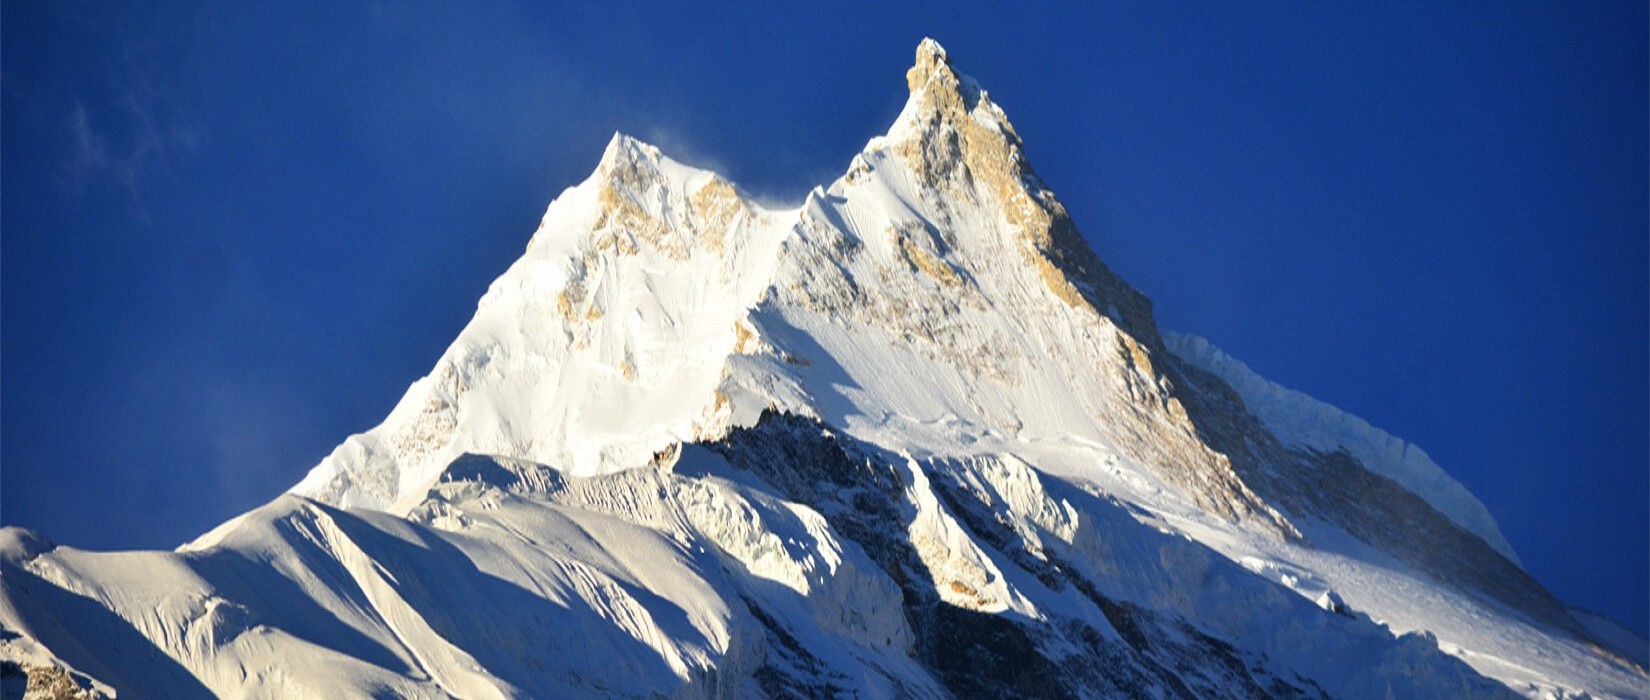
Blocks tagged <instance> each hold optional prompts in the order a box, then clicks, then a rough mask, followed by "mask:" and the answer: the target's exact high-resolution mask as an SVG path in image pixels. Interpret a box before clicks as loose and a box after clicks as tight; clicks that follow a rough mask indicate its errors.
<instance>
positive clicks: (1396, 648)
mask: <svg viewBox="0 0 1650 700" xmlns="http://www.w3.org/2000/svg"><path fill="white" fill-rule="evenodd" d="M906 80H907V83H908V85H909V89H910V98H909V100H908V102H907V103H906V106H905V109H904V111H903V112H902V113H901V114H900V116H899V118H898V119H897V121H896V122H895V123H894V125H893V126H892V127H891V128H890V129H889V130H888V133H887V134H886V135H884V136H881V137H878V138H875V139H872V140H871V142H870V143H868V144H866V146H865V149H864V150H863V151H862V152H861V153H859V154H858V155H857V156H855V157H854V158H853V160H852V163H851V164H850V165H849V167H848V170H847V173H846V174H844V175H843V176H842V177H841V178H839V179H838V180H837V181H835V182H833V183H831V184H830V185H829V186H826V187H820V188H816V189H815V190H814V191H812V192H811V193H809V195H808V197H807V199H806V201H805V202H804V203H803V204H802V205H801V206H800V207H798V208H796V209H784V210H778V209H771V208H767V207H764V206H762V205H761V204H759V203H757V202H755V201H753V200H752V199H751V198H750V197H748V196H746V195H745V194H744V193H742V192H741V191H740V190H739V188H738V187H737V186H736V185H734V184H732V183H729V182H728V181H726V180H724V179H723V178H721V177H719V176H718V175H716V174H714V173H711V172H707V171H704V170H699V169H696V168H692V167H689V166H686V165H683V164H681V163H677V162H675V161H673V160H671V159H670V158H669V157H667V156H666V155H664V154H662V153H661V152H660V151H659V150H658V149H656V148H654V147H652V146H649V145H647V144H644V143H641V142H639V141H636V140H634V139H632V138H629V137H626V136H622V135H617V136H615V137H614V138H613V140H612V142H611V143H610V144H609V145H608V147H607V150H606V152H605V154H604V155H603V157H602V160H601V163H600V164H599V165H598V166H597V168H596V171H595V172H594V173H593V174H592V175H591V176H590V177H589V178H588V179H586V180H585V181H584V182H582V183H580V184H578V185H576V186H574V187H572V188H569V189H568V190H566V191H565V192H563V193H562V194H561V195H560V196H559V197H557V198H556V199H555V201H554V202H552V203H551V205H550V207H549V210H548V211H547V212H546V213H545V215H544V218H543V221H542V223H541V224H540V226H539V229H538V231H536V232H535V233H534V235H533V236H532V239H531V240H530V241H529V242H528V245H527V250H526V252H525V254H524V255H523V256H522V257H521V259H520V260H518V261H517V262H516V263H515V264H514V265H512V266H511V267H510V269H509V270H507V271H506V272H505V273H504V274H503V275H502V276H500V277H499V278H498V280H497V281H495V282H494V283H493V285H492V287H491V288H490V289H489V290H488V292H487V294H486V295H485V296H484V297H483V298H482V299H481V302H480V304H479V306H478V308H477V311H476V315H475V317H474V319H473V320H472V321H471V322H470V323H469V325H468V326H467V327H466V328H465V329H464V330H463V332H462V333H460V334H459V337H458V338H457V340H455V341H454V342H453V344H452V345H451V347H449V348H448V349H447V351H446V353H445V354H444V355H443V356H442V358H441V360H440V361H439V362H438V364H437V365H436V367H435V369H434V370H433V371H432V372H431V373H430V374H429V375H428V376H426V377H424V378H423V379H420V380H418V381H417V382H414V383H413V385H412V386H411V387H410V388H409V389H408V390H407V393H406V394H405V396H403V397H402V399H401V401H400V402H399V404H398V405H397V406H396V408H395V409H394V410H393V411H392V412H391V413H390V415H389V417H388V418H386V419H385V420H384V422H383V423H381V424H380V425H378V426H377V427H375V428H373V429H371V430H369V431H367V432H365V433H362V434H360V435H355V436H352V437H350V438H349V439H348V440H346V441H344V443H343V444H342V445H340V446H339V447H338V448H337V449H336V450H334V451H333V453H332V454H331V455H330V456H328V457H327V458H326V459H325V460H323V461H322V462H321V463H320V464H319V465H317V466H316V467H315V468H314V469H313V470H312V471H311V472H310V473H309V475H308V476H307V477H306V478H304V479H303V481H302V482H300V483H299V484H298V485H297V486H295V487H294V488H293V491H292V493H290V494H287V495H283V496H281V497H279V498H277V499H275V500H274V501H272V502H270V503H269V504H268V505H265V506H263V507H261V508H259V509H257V510H254V511H252V512H250V513H247V514H245V515H242V516H240V517H238V518H235V519H233V520H231V521H229V522H227V523H224V524H223V525H221V526H219V527H218V528H216V529H214V530H213V531H211V532H208V533H206V534H204V535H202V536H201V537H200V538H199V539H197V540H195V541H194V542H191V543H189V544H187V545H185V546H183V547H180V548H179V549H178V550H177V551H173V552H112V553H94V552H85V551H79V550H75V549H72V548H69V547H59V546H55V545H53V544H52V543H50V542H49V541H48V540H46V539H45V538H44V537H42V536H40V535H37V534H35V533H32V532H28V531H24V530H19V529H16V528H8V529H5V530H3V531H0V627H3V629H0V658H5V659H8V660H10V661H11V662H12V663H13V664H14V665H11V666H8V667H7V669H8V670H7V673H8V674H10V675H8V678H9V679H10V680H7V681H5V682H9V683H18V682H21V681H20V680H18V679H19V676H18V672H19V669H21V670H22V671H23V672H26V673H28V674H30V676H31V682H40V681H41V680H42V679H48V678H50V679H53V680H55V681H57V682H60V683H71V684H79V685H80V686H82V687H84V688H87V689H90V690H92V691H96V692H105V693H108V692H112V691H119V692H120V694H121V695H123V696H131V697H194V696H212V695H216V696H250V697H325V698H332V697H362V696H372V697H381V696H393V697H448V696H456V697H464V698H472V697H482V698H485V697H576V696H592V695H593V696H647V697H653V696H659V695H665V696H681V697H702V696H703V697H708V696H715V697H732V696H784V697H794V696H806V697H813V696H866V697H907V696H915V697H946V696H960V697H995V696H1027V697H1031V696H1035V697H1090V696H1095V697H1106V696H1150V697H1214V696H1236V697H1301V696H1304V697H1478V696H1484V697H1502V696H1516V695H1526V696H1536V697H1568V696H1572V695H1576V694H1581V693H1588V694H1591V695H1593V696H1622V697H1645V696H1647V694H1650V693H1647V683H1650V676H1647V675H1646V672H1645V670H1644V664H1645V658H1644V655H1645V649H1644V642H1643V640H1641V639H1638V638H1636V637H1634V636H1633V635H1632V634H1631V633H1628V632H1625V631H1623V630H1620V629H1619V628H1615V627H1614V626H1613V625H1611V624H1610V623H1608V622H1607V621H1605V620H1603V619H1602V618H1599V617H1597V616H1594V615H1580V614H1576V613H1574V612H1572V611H1571V610H1570V609H1568V608H1566V607H1565V606H1564V605H1563V604H1562V603H1561V602H1560V601H1558V600H1556V599H1555V598H1554V597H1553V596H1552V595H1551V594H1549V593H1548V592H1547V591H1546V590H1545V589H1543V588H1542V587H1541V585H1540V584H1539V583H1538V582H1536V581H1535V580H1534V579H1532V578H1531V577H1530V576H1529V575H1528V574H1527V573H1525V572H1524V570H1523V569H1522V568H1521V567H1520V565H1519V563H1518V560H1517V557H1516V556H1515V554H1514V553H1513V551H1512V548H1511V547H1510V546H1509V545H1508V543H1507V541H1506V539H1505V538H1504V537H1502V535H1501V533H1500V531H1499V529H1498V528H1497V526H1496V523H1495V521H1494V519H1493V518H1491V517H1490V514H1489V513H1488V511H1487V510H1485V508H1484V506H1483V505H1482V504H1481V503H1479V502H1478V501H1477V500H1476V499H1475V498H1473V496H1472V495H1471V494H1470V493H1468V492H1467V491H1466V490H1465V489H1463V488H1462V487H1461V485H1460V484H1458V483H1456V482H1455V481H1454V480H1452V479H1451V478H1450V477H1449V476H1448V475H1447V474H1446V473H1445V472H1444V471H1443V470H1442V469H1440V468H1439V467H1438V466H1437V465H1436V464H1434V463H1433V462H1432V461H1431V460H1430V459H1429V458H1427V456H1426V455H1425V453H1423V452H1422V451H1421V450H1420V449H1419V448H1417V447H1415V446H1413V445H1409V444H1406V443H1405V442H1403V441H1402V440H1399V439H1398V438H1394V437H1392V436H1390V435H1387V434H1386V433H1384V432H1381V431H1380V430H1378V429H1376V428H1374V427H1372V426H1370V425H1369V424H1367V423H1365V422H1364V421H1362V420H1360V419H1358V418H1355V417H1353V416H1350V415H1347V414H1345V413H1343V412H1341V411H1339V410H1337V409H1335V408H1333V407H1330V406H1328V405H1326V404H1323V403H1321V402H1318V401H1316V400H1314V399H1312V398H1310V397H1308V396H1305V395H1304V394H1300V393H1298V392H1294V391H1290V390H1288V389H1284V388H1282V387H1279V386H1277V385H1276V384H1273V383H1271V382H1268V381H1267V380H1265V379H1263V378H1261V377H1259V376H1257V375H1255V374H1254V373H1253V372H1251V371H1250V370H1249V369H1248V368H1247V367H1246V366H1244V365H1243V364H1242V363H1241V362H1238V361H1237V360H1234V359H1232V358H1230V357H1228V356H1226V355H1224V354H1222V353H1221V352H1220V351H1219V350H1218V349H1215V348H1214V347H1212V346H1211V345H1210V344H1209V343H1208V342H1206V341H1204V340H1202V339H1200V338H1196V337H1192V336H1184V335H1177V334H1172V333H1167V332H1162V331H1160V330H1159V329H1158V328H1157V325H1156V322H1155V320H1154V319H1153V316H1152V310H1151V303H1150V301H1149V300H1148V299H1147V298H1146V297H1145V296H1144V295H1142V294H1141V293H1140V292H1138V291H1136V290H1135V289H1134V288H1133V287H1131V286H1130V285H1129V284H1128V283H1127V282H1125V281H1123V280H1122V279H1121V278H1119V277H1118V276H1117V275H1116V274H1114V273H1113V272H1112V271H1111V270H1110V269H1108V268H1107V267H1106V265H1105V264H1104V263H1103V262H1102V261H1101V260H1100V258H1099V257H1097V256H1096V254H1095V253H1094V252H1093V251H1092V250H1091V249H1090V248H1089V247H1088V245H1087V244H1086V243H1085V242H1084V239H1083V238H1082V237H1081V236H1080V235H1079V234H1078V232H1077V229H1076V228H1075V225H1074V224H1073V222H1072V221H1071V219H1070V218H1069V217H1068V216H1067V214H1066V211H1065V209H1064V207H1063V206H1062V205H1061V204H1060V202H1059V200H1058V199H1056V198H1055V196H1054V193H1053V192H1052V191H1050V190H1049V189H1048V187H1047V186H1046V185H1045V184H1044V183H1043V182H1042V181H1041V180H1039V179H1038V178H1037V176H1036V174H1035V173H1034V172H1033V171H1032V168H1031V165H1030V162H1029V161H1028V160H1027V155H1026V150H1025V148H1024V147H1023V146H1022V144H1021V142H1020V139H1019V137H1018V136H1017V135H1016V134H1015V132H1014V128H1013V126H1012V125H1010V123H1009V121H1008V118H1007V116H1006V115H1005V114H1004V112H1003V110H1002V109H1001V108H999V107H998V106H997V105H996V104H995V103H994V102H992V100H991V98H990V96H989V95H988V94H987V93H986V92H985V90H983V89H982V88H981V87H980V86H979V85H977V84H975V82H974V81H973V80H971V79H969V78H968V77H966V76H963V75H961V74H958V73H956V72H954V70H953V69H952V67H951V64H950V62H949V60H948V58H947V56H946V53H945V51H944V50H943V49H941V48H940V46H939V45H938V44H936V43H934V42H933V41H924V42H923V43H922V45H921V46H920V47H918V50H917V56H916V64H915V65H914V66H913V67H912V68H911V69H910V70H909V71H908V72H907V73H906Z"/></svg>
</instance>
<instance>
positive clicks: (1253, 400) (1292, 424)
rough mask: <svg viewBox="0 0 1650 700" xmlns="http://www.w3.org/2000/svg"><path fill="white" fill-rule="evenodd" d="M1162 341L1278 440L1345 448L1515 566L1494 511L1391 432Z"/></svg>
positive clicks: (1184, 340)
mask: <svg viewBox="0 0 1650 700" xmlns="http://www.w3.org/2000/svg"><path fill="white" fill-rule="evenodd" d="M1163 340H1164V342H1165V343H1166V344H1167V345H1168V347H1169V349H1170V351H1171V352H1174V353H1175V354H1176V355H1178V356H1180V357H1181V358H1182V359H1185V360H1186V361H1187V362H1190V363H1192V364H1193V365H1195V366H1197V367H1199V368H1201V369H1203V370H1206V371H1208V372H1212V373H1214V374H1215V375H1217V376H1219V377H1220V378H1221V379H1223V380H1225V381H1226V383H1227V384H1229V385H1231V387H1232V388H1233V389H1235V390H1237V392H1238V394H1239V395H1241V396H1242V397H1243V403H1244V405H1245V406H1247V407H1248V409H1249V411H1250V412H1252V413H1254V414H1255V416H1256V417H1258V418H1260V419H1261V421H1262V422H1264V423H1266V427H1267V428H1268V429H1270V430H1271V431H1272V434H1273V435H1276V436H1277V437H1278V439H1280V440H1282V441H1284V442H1286V443H1289V444H1291V445H1296V446H1299V447H1303V448H1307V449H1312V450H1317V451H1320V452H1334V451H1336V450H1346V451H1347V452H1349V453H1351V454H1352V456H1353V457H1356V458H1357V459H1358V461H1359V462H1361V463H1363V465H1364V466H1365V467H1367V468H1368V469H1370V470H1371V471H1375V472H1378V473H1380V474H1381V475H1382V476H1386V477H1389V478H1391V479H1392V480H1394V481H1397V482H1398V483H1400V484H1403V486H1404V488H1407V489H1409V490H1410V491H1412V492H1414V493H1415V494H1416V495H1418V496H1420V497H1422V498H1424V499H1426V501H1427V502H1428V503H1430V504H1432V506H1433V507H1434V508H1436V509H1438V512H1440V513H1443V514H1444V515H1446V516H1449V517H1450V519H1452V520H1454V521H1455V522H1457V523H1460V525H1461V526H1462V527H1464V528H1466V529H1467V530H1468V531H1470V532H1472V533H1473V534H1475V535H1478V536H1479V537H1482V538H1484V541H1485V542H1488V543H1489V544H1490V546H1492V547H1495V550H1496V551H1498V552H1500V553H1501V554H1503V555H1505V556H1506V557H1507V558H1508V559H1511V560H1513V561H1515V562H1516V561H1518V555H1516V554H1514V553H1513V549H1512V545H1510V544H1508V543H1507V538H1506V537H1504V536H1503V535H1502V534H1501V529H1500V527H1498V526H1497V525H1496V524H1495V519H1494V518H1492V517H1491V516H1490V511H1489V509H1487V508H1485V507H1484V504H1483V503H1480V502H1479V501H1478V499H1477V498H1474V497H1473V495H1472V494H1471V493H1470V492H1468V491H1467V489H1466V488H1465V487H1463V486H1461V484H1460V483H1459V482H1457V481H1456V480H1455V479H1453V478H1450V475H1449V474H1447V473H1445V472H1444V470H1443V468H1442V467H1439V466H1438V465H1437V464H1436V463H1434V462H1433V461H1432V458H1430V457H1428V456H1427V453H1426V452H1423V451H1421V448H1419V447H1416V446H1415V445H1411V444H1409V443H1407V442H1404V441H1403V440H1401V439H1399V438H1396V437H1393V436H1392V435H1388V434H1387V433H1386V432H1384V431H1382V430H1381V429H1379V428H1376V427H1374V426H1372V425H1370V424H1369V423H1368V422H1367V421H1365V420H1364V419H1362V418H1359V417H1357V416H1354V415H1351V414H1349V413H1346V412H1345V411H1342V410H1340V409H1338V408H1335V407H1334V406H1331V405H1329V404H1326V403H1324V402H1322V401H1319V400H1317V399H1314V398H1312V397H1310V396H1307V395H1306V394H1303V393H1301V392H1298V391H1294V390H1292V389H1288V388H1285V387H1282V386H1279V385H1277V384H1276V383H1274V382H1271V381H1268V380H1267V379H1266V378H1265V377H1262V376H1260V375H1258V374H1256V373H1255V372H1254V371H1252V370H1250V369H1249V366H1248V365H1246V364H1243V362H1241V361H1239V360H1237V359H1234V358H1233V357H1231V356H1230V355H1227V354H1226V353H1223V352H1221V351H1220V348H1217V347H1215V346H1214V345H1212V344H1210V343H1209V341H1208V340H1205V339H1203V338H1200V337H1198V336H1194V335H1184V334H1180V333H1164V334H1163Z"/></svg>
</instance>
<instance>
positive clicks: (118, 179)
mask: <svg viewBox="0 0 1650 700" xmlns="http://www.w3.org/2000/svg"><path fill="white" fill-rule="evenodd" d="M102 97H105V99H102V100H94V101H91V104H92V105H94V106H88V101H87V100H83V99H81V98H80V97H79V96H76V97H75V98H74V99H73V104H72V106H71V107H70V108H69V109H68V111H67V114H66V115H65V116H64V117H63V122H62V123H63V129H62V133H63V136H64V156H63V160H62V181H63V182H64V184H65V185H66V186H67V188H68V189H69V190H71V191H73V192H75V193H81V192H84V191H85V190H86V188H87V187H88V186H89V185H91V184H93V183H95V182H97V181H99V180H102V179H108V180H111V181H113V182H115V183H116V184H117V185H119V186H120V187H122V188H124V189H125V190H127V192H128V193H129V194H131V195H132V196H133V197H134V198H135V197H137V195H138V189H139V186H140V185H141V184H142V183H143V182H144V180H145V178H147V177H149V176H151V175H161V176H164V177H169V178H170V177H175V173H174V171H173V159H174V157H176V155H178V154H182V153H189V152H193V151H197V150H199V149H201V148H202V147H204V146H205V145H206V143H207V141H208V135H207V132H206V129H205V128H204V127H203V126H201V125H200V124H198V123H194V122H192V121H190V120H187V119H185V118H183V116H182V115H181V113H180V110H179V109H178V108H177V106H176V105H173V104H171V103H170V102H169V101H168V100H166V99H164V95H163V94H162V93H161V91H159V90H157V89H156V87H155V86H154V85H153V84H152V83H151V82H150V81H149V80H148V79H147V78H146V77H145V76H144V71H143V70H142V67H141V64H140V61H139V60H138V59H137V57H136V53H135V52H133V51H128V52H127V54H126V57H125V60H124V61H123V62H122V64H121V68H120V71H119V74H118V75H117V76H116V88H115V90H114V94H113V95H112V96H102ZM96 105H107V106H103V107H99V106H96Z"/></svg>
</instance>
